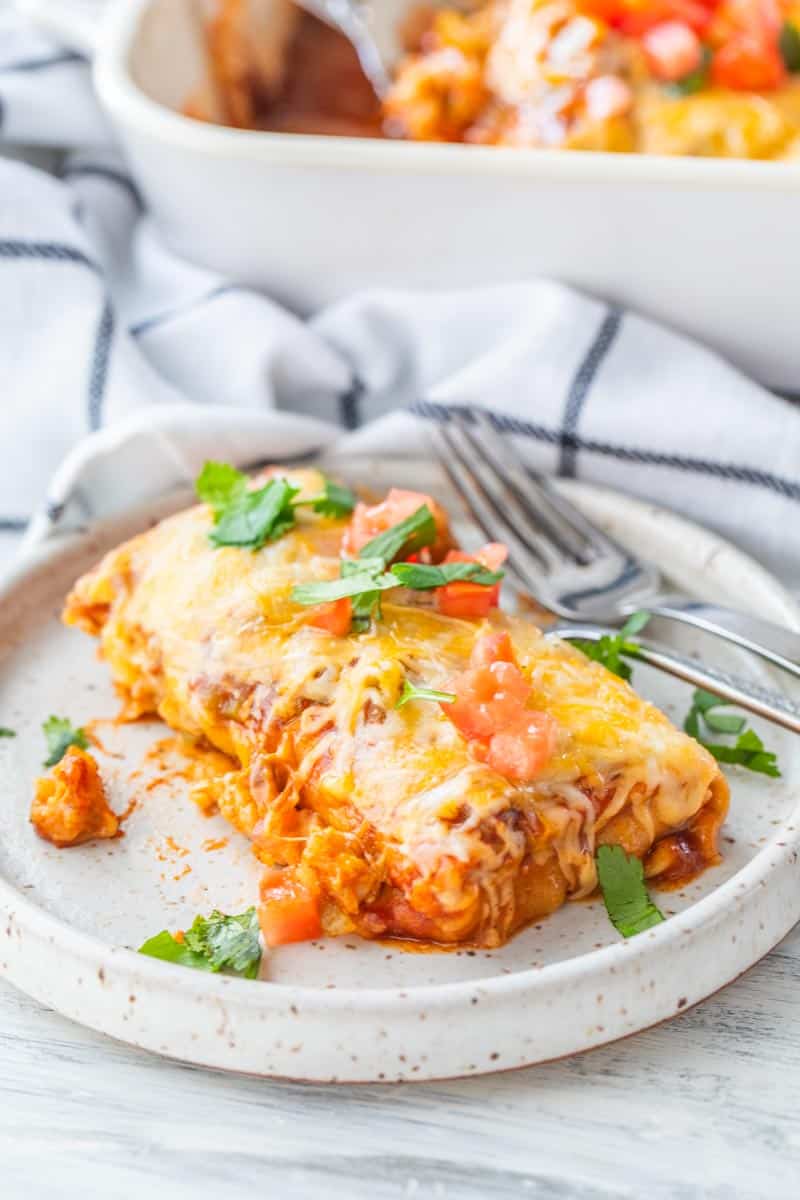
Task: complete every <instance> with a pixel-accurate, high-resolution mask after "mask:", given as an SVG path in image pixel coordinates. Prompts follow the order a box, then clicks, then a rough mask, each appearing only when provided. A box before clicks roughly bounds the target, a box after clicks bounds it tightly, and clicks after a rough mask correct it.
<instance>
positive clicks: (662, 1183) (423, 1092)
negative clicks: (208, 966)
mask: <svg viewBox="0 0 800 1200" xmlns="http://www.w3.org/2000/svg"><path fill="white" fill-rule="evenodd" d="M799 1113H800V930H796V931H795V932H794V933H793V934H792V935H791V936H790V937H789V938H787V940H786V941H785V942H784V943H783V944H782V945H781V946H780V947H778V949H777V950H775V951H774V952H773V953H772V954H771V955H770V956H769V957H768V958H767V959H766V960H765V961H764V962H762V963H761V964H760V965H758V966H757V967H755V968H754V969H753V970H752V971H750V972H749V973H748V974H747V975H746V976H745V977H744V978H742V979H740V980H739V981H738V982H737V983H735V984H733V985H732V986H731V987H729V988H727V989H726V990H725V991H724V992H722V993H721V994H720V995H718V996H717V997H715V998H714V999H712V1000H709V1001H707V1002H706V1003H704V1004H701V1005H700V1006H699V1007H697V1008H696V1009H694V1010H692V1011H690V1012H687V1013H686V1014H684V1015H683V1016H681V1017H679V1018H677V1019H676V1020H674V1021H672V1022H671V1023H670V1024H668V1025H665V1026H662V1027H660V1028H657V1029H654V1030H652V1031H650V1032H647V1033H643V1034H639V1035H638V1036H637V1037H634V1038H631V1039H629V1040H628V1041H625V1042H620V1043H617V1044H616V1045H613V1046H609V1047H607V1048H605V1049H601V1050H597V1051H594V1052H592V1053H590V1054H587V1055H583V1056H579V1057H576V1058H571V1059H567V1060H565V1061H562V1062H559V1063H553V1064H550V1065H547V1066H543V1067H538V1068H537V1067H534V1068H530V1069H527V1070H523V1071H516V1072H510V1073H508V1074H504V1075H492V1076H486V1077H484V1078H480V1079H469V1080H458V1081H454V1082H449V1083H423V1084H397V1085H391V1084H385V1085H379V1086H369V1085H357V1086H350V1087H342V1086H310V1085H303V1084H291V1083H273V1082H269V1081H266V1080H260V1079H251V1078H247V1077H244V1076H230V1075H223V1074H220V1073H216V1072H211V1071H206V1070H202V1069H198V1068H193V1067H186V1066H182V1065H180V1064H177V1063H172V1062H167V1061H165V1060H163V1059H159V1058H156V1057H154V1056H153V1055H150V1054H148V1053H145V1052H143V1051H137V1050H133V1049H130V1048H128V1047H126V1046H123V1045H120V1044H118V1043H116V1042H112V1041H110V1040H107V1039H106V1038H103V1037H101V1036H99V1035H95V1034H93V1033H89V1032H87V1031H84V1030H83V1029H81V1028H80V1027H79V1026H77V1025H74V1024H72V1023H70V1022H69V1021H66V1020H64V1019H62V1018H61V1017H59V1016H57V1015H56V1014H54V1013H52V1012H50V1011H47V1010H45V1009H43V1008H41V1007H40V1006H39V1005H38V1004H35V1003H34V1002H33V1001H31V1000H29V999H27V998H26V997H25V996H23V995H21V994H20V993H19V992H17V991H16V990H14V989H13V988H11V987H10V986H9V985H7V984H3V983H0V1195H2V1196H3V1197H4V1198H7V1200H18V1198H19V1200H23V1198H24V1200H53V1198H56V1197H57V1198H58V1200H73V1197H74V1198H75V1200H78V1198H80V1200H86V1197H90V1198H92V1200H93V1198H94V1197H103V1198H104V1200H118V1198H122V1197H125V1198H127V1197H136V1198H137V1200H139V1198H145V1197H147V1196H149V1195H150V1194H152V1193H153V1192H154V1191H155V1192H156V1194H158V1195H159V1196H163V1197H168V1200H228V1198H229V1197H239V1196H242V1197H248V1198H250V1197H252V1196H253V1195H258V1196H262V1197H265V1198H267V1200H272V1198H273V1197H274V1198H275V1200H300V1198H302V1200H306V1198H313V1200H317V1198H318V1197H319V1198H320V1200H323V1198H324V1200H360V1198H361V1197H365V1198H369V1200H389V1198H391V1200H394V1198H395V1197H398V1198H399V1197H409V1196H413V1197H418V1198H420V1200H428V1198H437V1200H438V1198H439V1197H443V1198H448V1200H450V1198H453V1197H457V1198H459V1200H462V1198H463V1200H495V1198H498V1200H499V1198H503V1200H518V1198H520V1197H523V1198H524V1197H527V1196H531V1197H534V1198H536V1200H562V1198H567V1197H569V1198H572V1197H576V1198H580V1200H609V1198H611V1197H613V1198H617V1197H620V1198H622V1197H625V1198H626V1200H643V1198H644V1197H647V1200H689V1198H694V1197H703V1200H744V1198H747V1200H767V1198H769V1200H772V1198H778V1197H780V1198H781V1200H782V1198H784V1197H785V1198H786V1200H789V1198H790V1197H791V1198H793V1200H796V1198H797V1197H798V1195H800V1116H799V1115H798V1114H799Z"/></svg>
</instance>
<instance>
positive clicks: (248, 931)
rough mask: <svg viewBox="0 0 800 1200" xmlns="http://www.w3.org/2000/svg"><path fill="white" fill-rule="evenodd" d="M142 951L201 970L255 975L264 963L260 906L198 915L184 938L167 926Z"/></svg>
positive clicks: (141, 947)
mask: <svg viewBox="0 0 800 1200" xmlns="http://www.w3.org/2000/svg"><path fill="white" fill-rule="evenodd" d="M139 953H140V954H147V955H149V956H150V957H151V958H161V959H163V960H164V961H165V962H173V963H178V964H179V965H180V966H183V967H194V968H195V970H197V971H213V972H217V971H223V972H224V973H225V974H228V975H241V976H243V977H244V978H245V979H255V978H256V977H257V975H258V969H259V966H260V964H261V942H260V940H259V929H258V917H257V916H256V910H255V909H254V908H248V909H247V911H246V912H243V913H239V914H238V915H235V916H226V914H225V913H221V912H218V911H217V910H216V909H215V910H214V911H213V912H212V913H211V916H209V917H195V919H194V921H193V922H192V926H191V928H190V929H187V930H186V932H185V934H184V935H183V939H182V940H179V939H178V938H175V937H173V935H172V934H171V933H169V932H168V931H167V930H166V929H163V930H162V931H161V933H157V934H156V935H155V937H151V938H149V939H148V940H147V941H146V942H145V943H144V944H143V945H142V946H140V947H139Z"/></svg>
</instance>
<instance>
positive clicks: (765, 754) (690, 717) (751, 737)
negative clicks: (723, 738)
mask: <svg viewBox="0 0 800 1200" xmlns="http://www.w3.org/2000/svg"><path fill="white" fill-rule="evenodd" d="M726 705H727V701H725V700H723V699H721V697H719V696H715V695H714V694H713V692H705V691H703V690H702V689H701V688H698V689H697V690H696V691H695V692H694V693H693V695H692V707H691V708H690V709H689V712H688V713H687V714H686V719H685V720H684V722H683V728H684V729H685V731H686V732H687V733H688V734H689V735H690V736H691V737H693V738H695V740H696V741H698V742H699V743H700V745H701V746H703V747H705V749H706V750H708V752H709V754H713V755H714V758H716V760H717V762H721V763H727V764H730V765H732V766H738V767H745V768H746V769H747V770H748V771H755V772H757V773H758V774H759V775H770V776H771V777H772V778H773V779H777V778H778V777H779V776H780V770H779V768H778V759H777V755H776V754H774V753H773V752H772V751H771V750H767V749H765V747H764V743H763V742H762V741H761V738H760V737H759V736H758V734H757V733H756V731H755V730H754V729H747V728H746V725H747V722H746V720H745V718H744V717H742V716H740V715H739V714H738V713H721V712H717V709H719V708H723V707H725V706H726ZM703 724H704V725H706V726H707V727H708V728H709V729H710V730H711V731H712V732H713V733H729V734H738V735H739V736H738V738H737V740H736V743H735V745H733V746H727V745H725V744H724V743H719V742H709V741H706V739H705V738H704V737H703V730H702V725H703Z"/></svg>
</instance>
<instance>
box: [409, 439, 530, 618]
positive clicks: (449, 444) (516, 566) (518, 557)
mask: <svg viewBox="0 0 800 1200" xmlns="http://www.w3.org/2000/svg"><path fill="white" fill-rule="evenodd" d="M428 432H429V435H430V439H431V443H432V445H433V448H434V452H435V454H436V457H437V458H438V459H439V462H440V463H441V465H442V467H443V468H444V471H445V472H446V474H447V476H448V477H449V479H450V482H451V483H452V485H453V487H454V489H455V490H456V492H458V494H459V496H460V497H461V500H462V501H463V503H464V507H465V508H466V510H467V512H469V513H470V515H471V516H472V518H473V519H474V521H475V523H476V524H477V525H478V526H479V528H480V529H481V532H482V533H483V535H484V537H486V538H488V540H489V541H492V542H498V541H500V542H505V543H506V544H507V545H508V548H509V552H510V561H509V564H508V571H509V573H510V574H513V575H514V576H515V578H516V580H517V581H518V583H519V584H520V586H521V587H522V589H523V590H524V591H528V592H532V593H533V594H534V595H535V594H536V592H537V590H538V588H539V586H540V584H541V581H542V576H543V575H544V574H545V573H546V570H547V567H546V563H545V561H543V560H540V559H537V557H536V556H535V554H534V553H532V552H531V550H530V549H529V548H528V547H527V546H526V545H525V543H524V542H522V541H521V540H520V538H518V536H517V534H516V533H515V531H514V530H513V529H512V528H511V526H510V525H508V523H507V522H506V521H505V520H504V518H503V516H502V513H498V511H497V509H496V508H495V507H494V505H493V504H492V503H491V500H490V499H489V497H487V495H486V493H485V492H484V491H483V489H482V488H481V486H480V481H479V480H478V479H477V478H476V477H475V475H474V473H473V472H472V470H471V468H470V466H469V464H466V463H465V462H464V461H463V458H462V456H461V454H460V452H459V451H460V447H459V446H458V445H457V443H456V440H455V439H454V438H453V436H452V431H451V430H449V429H448V428H447V426H446V425H431V426H430V428H429V431H428Z"/></svg>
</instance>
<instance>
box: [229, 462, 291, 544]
mask: <svg viewBox="0 0 800 1200" xmlns="http://www.w3.org/2000/svg"><path fill="white" fill-rule="evenodd" d="M299 491H300V489H299V488H297V487H294V486H293V485H292V484H291V483H288V482H287V480H285V479H280V478H275V479H270V480H269V481H268V482H267V483H266V484H265V485H264V487H262V488H257V489H256V490H255V491H244V492H239V491H234V492H233V494H232V498H231V500H230V501H229V502H228V503H227V504H226V505H225V507H224V508H222V509H221V510H219V511H218V512H217V514H216V517H215V521H214V528H213V529H212V530H211V533H210V534H209V535H208V536H209V538H210V539H211V541H212V542H213V544H214V545H215V546H242V547H247V548H249V549H250V550H260V549H261V547H262V546H264V545H265V544H266V543H267V542H272V541H275V540H276V539H277V538H279V537H281V536H282V535H283V534H284V533H286V532H287V531H288V530H289V529H291V528H292V526H293V525H294V521H295V517H294V509H293V508H292V504H291V501H292V499H293V497H294V496H296V495H297V493H298V492H299Z"/></svg>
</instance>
